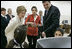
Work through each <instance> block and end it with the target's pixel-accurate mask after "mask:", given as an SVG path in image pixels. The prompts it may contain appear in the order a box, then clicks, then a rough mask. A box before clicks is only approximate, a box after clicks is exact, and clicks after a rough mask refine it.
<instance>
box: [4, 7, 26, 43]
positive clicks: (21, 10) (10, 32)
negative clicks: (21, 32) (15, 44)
mask: <svg viewBox="0 0 72 49" xmlns="http://www.w3.org/2000/svg"><path fill="white" fill-rule="evenodd" d="M16 12H17V16H16V17H14V18H13V19H11V20H10V22H9V24H8V26H7V27H6V29H5V35H6V37H7V42H8V44H9V41H10V40H12V39H13V38H14V30H15V29H16V28H17V27H18V26H19V25H22V24H24V23H23V21H24V16H25V13H26V9H25V7H24V6H18V7H17V9H16Z"/></svg>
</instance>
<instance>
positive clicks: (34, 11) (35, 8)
mask: <svg viewBox="0 0 72 49" xmlns="http://www.w3.org/2000/svg"><path fill="white" fill-rule="evenodd" d="M31 11H32V14H33V15H36V14H37V7H36V6H33V7H32V8H31Z"/></svg>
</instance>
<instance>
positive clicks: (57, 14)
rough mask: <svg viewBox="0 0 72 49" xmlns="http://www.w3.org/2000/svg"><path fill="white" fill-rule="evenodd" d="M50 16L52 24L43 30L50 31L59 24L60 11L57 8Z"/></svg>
mask: <svg viewBox="0 0 72 49" xmlns="http://www.w3.org/2000/svg"><path fill="white" fill-rule="evenodd" d="M51 17H52V24H51V25H50V26H49V27H48V28H47V29H46V30H44V32H47V31H50V30H52V29H53V28H56V27H58V26H59V19H60V11H59V10H58V9H55V11H54V13H53V14H52V16H51ZM57 25H58V26H57Z"/></svg>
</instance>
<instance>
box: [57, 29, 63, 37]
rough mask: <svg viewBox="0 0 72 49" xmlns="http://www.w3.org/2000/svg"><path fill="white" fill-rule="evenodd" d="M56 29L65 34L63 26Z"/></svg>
mask: <svg viewBox="0 0 72 49" xmlns="http://www.w3.org/2000/svg"><path fill="white" fill-rule="evenodd" d="M56 31H60V32H61V34H62V36H63V34H64V30H63V29H61V28H57V30H56Z"/></svg>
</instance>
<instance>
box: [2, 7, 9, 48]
mask: <svg viewBox="0 0 72 49" xmlns="http://www.w3.org/2000/svg"><path fill="white" fill-rule="evenodd" d="M5 14H6V9H5V8H1V48H5V47H6V44H7V38H6V36H5V31H4V30H5V28H6V26H7V25H8V21H7V19H6V18H5Z"/></svg>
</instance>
